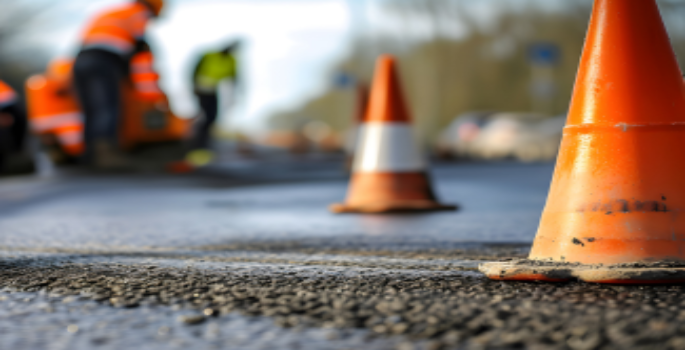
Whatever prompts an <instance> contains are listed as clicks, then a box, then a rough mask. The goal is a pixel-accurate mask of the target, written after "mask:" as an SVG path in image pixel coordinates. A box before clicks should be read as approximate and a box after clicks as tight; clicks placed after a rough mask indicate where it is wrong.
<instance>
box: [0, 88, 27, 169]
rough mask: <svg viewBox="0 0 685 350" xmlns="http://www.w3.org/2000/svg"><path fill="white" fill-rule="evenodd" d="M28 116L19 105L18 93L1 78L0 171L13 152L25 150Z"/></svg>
mask: <svg viewBox="0 0 685 350" xmlns="http://www.w3.org/2000/svg"><path fill="white" fill-rule="evenodd" d="M26 127H27V126H26V116H25V115H24V111H23V110H22V108H21V107H20V106H19V98H18V95H17V93H16V92H15V91H14V89H12V88H11V87H10V86H9V85H7V84H5V83H4V82H3V81H2V80H0V172H2V170H3V168H4V166H5V165H6V164H5V163H6V161H7V157H8V156H9V155H10V154H11V153H18V152H21V151H22V150H23V147H24V139H25V138H26Z"/></svg>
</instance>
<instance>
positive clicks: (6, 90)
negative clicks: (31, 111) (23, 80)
mask: <svg viewBox="0 0 685 350" xmlns="http://www.w3.org/2000/svg"><path fill="white" fill-rule="evenodd" d="M16 102H17V93H16V92H15V91H14V89H12V87H10V86H9V85H7V84H5V82H3V81H2V80H0V108H5V107H7V106H10V105H12V104H14V103H16Z"/></svg>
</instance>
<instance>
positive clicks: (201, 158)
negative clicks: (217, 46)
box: [187, 41, 240, 166]
mask: <svg viewBox="0 0 685 350" xmlns="http://www.w3.org/2000/svg"><path fill="white" fill-rule="evenodd" d="M239 47H240V42H239V41H235V42H233V43H231V44H230V45H228V46H227V47H226V48H224V49H223V50H221V51H217V52H208V53H206V54H204V55H203V56H202V58H200V61H199V62H198V63H197V65H196V66H195V70H194V71H193V90H194V92H195V95H196V96H197V99H198V102H199V103H200V109H201V110H202V114H203V116H202V119H201V120H200V124H199V126H198V128H197V130H196V131H195V136H194V138H193V140H192V144H191V147H192V148H193V150H192V151H191V152H190V153H189V154H188V157H187V158H188V159H187V160H188V162H189V163H191V164H192V165H195V166H201V165H205V164H207V163H209V162H211V161H212V159H213V158H214V156H213V153H212V152H211V151H210V132H211V129H212V126H213V125H214V122H215V121H216V118H217V114H218V113H219V96H218V94H219V84H220V83H222V82H224V81H228V82H229V83H230V84H231V92H232V95H233V96H232V98H234V97H235V96H236V94H237V90H238V62H237V58H236V53H237V50H238V48H239ZM231 102H233V101H231Z"/></svg>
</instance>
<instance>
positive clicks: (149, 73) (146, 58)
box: [131, 51, 166, 102]
mask: <svg viewBox="0 0 685 350" xmlns="http://www.w3.org/2000/svg"><path fill="white" fill-rule="evenodd" d="M154 63H155V58H154V56H153V55H152V52H150V51H142V52H139V53H137V54H135V55H134V56H133V58H132V59H131V81H132V82H133V86H134V88H135V90H136V94H137V96H138V97H139V98H141V99H143V100H145V101H150V102H160V101H163V100H165V99H166V95H165V94H164V92H163V91H162V90H161V89H160V88H159V74H157V72H156V71H155V68H154Z"/></svg>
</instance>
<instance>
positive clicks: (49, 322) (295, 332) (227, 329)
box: [0, 292, 425, 350]
mask: <svg viewBox="0 0 685 350" xmlns="http://www.w3.org/2000/svg"><path fill="white" fill-rule="evenodd" d="M178 306H179V305H174V306H173V307H166V306H139V307H136V308H112V307H110V306H107V305H104V304H103V303H98V302H95V301H92V300H88V299H87V298H84V297H74V296H66V297H65V296H55V295H50V294H47V293H6V292H0V349H3V350H4V349H11V350H35V349H40V350H75V349H84V350H85V349H88V350H91V349H98V350H119V349H145V350H167V349H193V350H218V349H227V348H229V349H231V350H273V349H278V350H303V349H316V350H351V349H369V348H372V349H375V350H396V349H398V347H400V346H405V347H406V346H407V345H403V343H405V341H404V340H403V339H402V338H401V337H390V338H388V337H383V336H378V335H375V334H373V333H372V332H370V331H366V330H357V329H350V330H343V331H338V330H332V329H323V328H305V327H299V328H282V327H278V326H276V325H275V324H274V322H273V320H272V319H271V318H268V317H245V316H242V315H240V314H238V313H231V314H230V315H225V316H217V317H214V316H211V317H208V316H206V315H204V314H202V313H201V312H198V311H195V310H185V309H181V308H179V307H178ZM193 319H198V320H202V322H201V323H200V324H189V323H188V322H187V320H193ZM411 345H412V346H414V350H423V349H425V346H424V345H423V344H421V343H418V344H411Z"/></svg>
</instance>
